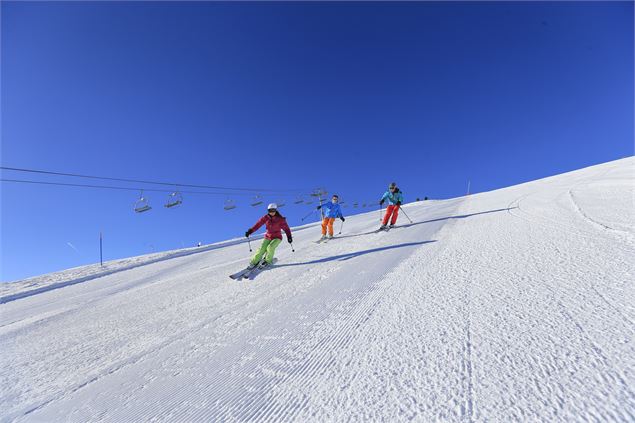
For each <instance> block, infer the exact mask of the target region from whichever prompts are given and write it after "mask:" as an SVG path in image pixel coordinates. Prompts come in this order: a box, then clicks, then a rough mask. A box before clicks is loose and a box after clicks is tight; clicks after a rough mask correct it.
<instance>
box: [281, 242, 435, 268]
mask: <svg viewBox="0 0 635 423" xmlns="http://www.w3.org/2000/svg"><path fill="white" fill-rule="evenodd" d="M433 242H436V240H432V241H420V242H405V243H403V244H395V245H388V246H386V247H377V248H371V249H370V250H362V251H355V252H353V253H346V254H340V255H337V256H331V257H325V258H321V259H316V260H311V261H304V262H298V263H287V264H278V265H276V266H275V267H287V266H305V265H307V264H317V263H326V262H329V261H335V260H338V261H344V260H350V259H352V258H355V257H359V256H363V255H365V254H371V253H377V252H379V251H385V250H393V249H395V248H404V247H414V246H418V245H424V244H431V243H433Z"/></svg>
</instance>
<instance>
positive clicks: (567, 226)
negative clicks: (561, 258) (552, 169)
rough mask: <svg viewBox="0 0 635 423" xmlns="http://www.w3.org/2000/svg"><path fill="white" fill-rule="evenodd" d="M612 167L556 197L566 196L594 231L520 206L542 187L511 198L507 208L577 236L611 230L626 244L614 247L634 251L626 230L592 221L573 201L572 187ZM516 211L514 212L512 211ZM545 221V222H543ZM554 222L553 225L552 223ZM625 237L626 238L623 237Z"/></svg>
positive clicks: (592, 236) (596, 178) (535, 221)
mask: <svg viewBox="0 0 635 423" xmlns="http://www.w3.org/2000/svg"><path fill="white" fill-rule="evenodd" d="M613 170H614V169H606V170H600V171H598V172H597V173H595V174H592V175H589V176H586V177H585V178H584V179H583V180H582V181H579V182H577V183H576V184H574V185H573V186H570V185H569V188H568V189H567V190H566V191H564V192H561V193H560V194H559V195H558V197H557V198H558V199H560V198H562V197H567V200H568V202H571V203H573V207H572V208H571V210H572V211H573V212H574V213H575V214H576V215H579V216H581V217H582V218H583V219H584V220H585V221H587V222H589V223H591V224H592V227H593V228H594V229H596V230H595V231H587V230H583V229H581V228H580V227H579V226H575V225H573V224H571V222H569V221H566V222H563V221H558V220H554V219H552V218H549V217H547V216H545V215H542V214H541V215H537V214H534V213H530V212H528V211H527V210H525V209H524V208H523V207H521V203H523V202H524V201H525V200H526V199H527V198H529V197H530V196H532V195H536V194H539V193H541V192H542V187H538V188H537V189H534V190H533V191H532V192H530V193H528V194H525V195H522V196H520V197H518V198H517V199H515V200H513V201H512V202H511V203H510V204H509V205H508V208H509V209H510V210H509V212H510V213H511V214H512V215H515V216H516V217H519V218H521V219H525V220H527V221H529V222H534V223H539V224H542V225H544V226H548V227H550V228H553V229H557V230H560V231H565V232H567V233H569V234H572V235H577V236H581V237H585V238H590V239H595V238H596V237H597V236H598V235H604V236H606V235H608V234H610V233H611V232H613V234H615V235H619V236H618V239H619V240H620V241H621V242H624V241H627V242H626V245H620V244H617V245H615V246H614V247H615V248H619V249H621V250H623V251H626V252H629V253H632V252H635V247H634V246H633V242H632V241H633V237H632V236H629V234H628V232H626V231H619V230H612V228H610V227H607V226H605V225H602V224H599V223H597V222H595V221H593V220H592V219H590V218H588V217H587V216H586V215H585V213H584V211H583V210H581V209H580V207H579V206H578V205H577V203H576V202H575V200H574V199H573V197H572V194H571V191H572V190H573V189H575V188H576V187H578V186H580V185H587V184H588V182H589V181H593V182H596V181H598V180H602V179H601V178H603V177H604V176H606V175H607V174H608V173H609V172H611V171H613ZM514 211H516V213H515V212H514ZM521 214H524V216H521ZM545 222H547V223H545ZM554 224H555V225H554ZM607 229H608V230H612V231H611V232H609V233H608V234H607ZM624 238H626V239H624ZM611 239H613V240H614V239H615V238H614V237H611Z"/></svg>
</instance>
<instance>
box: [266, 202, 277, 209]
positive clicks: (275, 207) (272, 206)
mask: <svg viewBox="0 0 635 423" xmlns="http://www.w3.org/2000/svg"><path fill="white" fill-rule="evenodd" d="M267 210H278V205H277V204H276V203H271V204H269V205H268V206H267Z"/></svg>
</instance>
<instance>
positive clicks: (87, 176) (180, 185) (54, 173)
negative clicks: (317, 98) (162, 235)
mask: <svg viewBox="0 0 635 423" xmlns="http://www.w3.org/2000/svg"><path fill="white" fill-rule="evenodd" d="M0 169H2V170H9V171H14V172H28V173H39V174H45V175H56V176H70V177H74V178H88V179H100V180H105V181H119V182H136V183H140V184H151V185H168V186H173V187H189V188H206V189H222V190H227V191H249V192H252V193H253V192H295V193H297V192H300V191H304V190H302V189H292V190H278V189H263V188H235V187H221V186H211V185H193V184H181V183H172V182H156V181H144V180H139V179H126V178H112V177H106V176H93V175H81V174H77V173H64V172H52V171H47V170H37V169H24V168H16V167H6V166H0ZM182 192H183V191H182Z"/></svg>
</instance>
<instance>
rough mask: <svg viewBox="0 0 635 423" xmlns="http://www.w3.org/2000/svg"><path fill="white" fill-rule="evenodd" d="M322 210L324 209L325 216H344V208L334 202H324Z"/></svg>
mask: <svg viewBox="0 0 635 423" xmlns="http://www.w3.org/2000/svg"><path fill="white" fill-rule="evenodd" d="M322 210H324V217H333V218H335V217H344V216H342V208H341V207H340V205H339V204H333V203H332V202H330V201H329V202H328V203H324V204H322Z"/></svg>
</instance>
